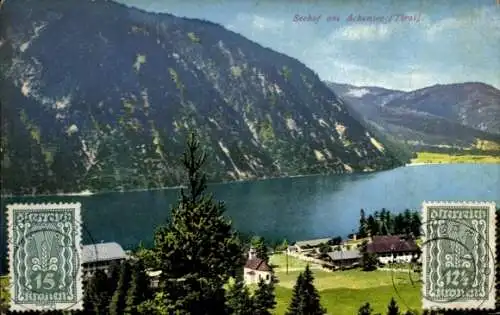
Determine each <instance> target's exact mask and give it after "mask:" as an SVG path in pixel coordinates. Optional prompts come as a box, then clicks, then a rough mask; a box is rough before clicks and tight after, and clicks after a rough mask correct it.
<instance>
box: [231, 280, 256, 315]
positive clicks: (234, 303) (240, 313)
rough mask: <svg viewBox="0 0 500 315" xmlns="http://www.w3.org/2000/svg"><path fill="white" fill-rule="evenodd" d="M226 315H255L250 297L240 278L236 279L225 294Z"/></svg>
mask: <svg viewBox="0 0 500 315" xmlns="http://www.w3.org/2000/svg"><path fill="white" fill-rule="evenodd" d="M226 306H227V314H234V315H253V314H255V310H254V305H253V301H252V297H251V296H250V292H249V290H248V288H247V287H246V286H245V283H244V281H243V279H242V278H241V277H238V279H236V280H235V281H234V283H233V284H232V285H231V286H230V287H229V290H228V291H227V293H226Z"/></svg>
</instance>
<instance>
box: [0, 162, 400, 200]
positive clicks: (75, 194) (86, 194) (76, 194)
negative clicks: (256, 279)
mask: <svg viewBox="0 0 500 315" xmlns="http://www.w3.org/2000/svg"><path fill="white" fill-rule="evenodd" d="M404 166H405V165H401V166H398V167H394V168H389V169H380V170H370V171H358V172H349V173H348V172H345V173H332V174H324V173H312V174H299V175H284V176H270V177H267V176H263V177H255V178H245V179H239V180H238V179H237V180H228V181H220V182H213V183H210V182H207V186H213V185H226V184H240V183H246V182H256V181H264V180H273V179H287V178H304V177H312V176H329V175H355V174H373V173H376V172H382V171H390V170H393V169H396V168H399V167H404ZM181 188H186V186H183V185H177V186H166V187H155V188H136V189H127V190H111V191H96V192H92V191H90V190H88V189H86V190H83V191H81V192H69V193H54V194H35V195H0V198H34V197H89V196H95V195H101V194H109V193H128V192H139V191H155V190H169V189H181Z"/></svg>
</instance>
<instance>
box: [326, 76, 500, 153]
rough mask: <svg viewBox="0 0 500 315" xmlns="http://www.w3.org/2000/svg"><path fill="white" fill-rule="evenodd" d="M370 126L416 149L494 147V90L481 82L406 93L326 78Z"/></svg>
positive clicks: (498, 95) (498, 140)
mask: <svg viewBox="0 0 500 315" xmlns="http://www.w3.org/2000/svg"><path fill="white" fill-rule="evenodd" d="M327 85H328V86H329V87H330V88H331V89H332V90H333V91H334V92H335V93H337V94H338V95H339V96H340V97H341V98H342V99H343V100H344V101H345V104H346V106H347V107H348V108H349V111H350V112H351V114H353V115H354V114H355V113H358V114H359V115H360V116H361V118H362V119H363V120H365V121H367V122H368V123H369V124H370V125H371V126H372V127H374V128H376V129H378V130H380V131H381V132H382V133H383V134H387V135H389V134H390V135H391V136H392V137H393V138H394V139H397V140H398V141H400V142H404V143H406V144H409V145H411V146H412V147H413V148H414V149H415V150H420V149H441V150H445V149H446V148H460V149H464V148H467V149H479V150H487V151H488V150H489V151H491V150H498V149H500V91H499V90H497V89H495V88H494V87H492V86H489V85H487V84H484V83H460V84H449V85H435V86H432V87H428V88H423V89H419V90H416V91H411V92H404V91H397V90H390V89H384V88H380V87H357V86H353V85H348V84H337V83H331V82H327Z"/></svg>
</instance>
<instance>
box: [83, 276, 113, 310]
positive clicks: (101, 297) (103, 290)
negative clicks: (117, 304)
mask: <svg viewBox="0 0 500 315" xmlns="http://www.w3.org/2000/svg"><path fill="white" fill-rule="evenodd" d="M84 294H85V295H84V308H85V313H87V314H99V315H106V314H109V309H108V307H109V300H110V299H111V296H112V294H113V292H112V291H111V287H110V285H109V279H108V276H107V275H106V274H105V273H104V271H102V270H96V271H95V272H94V274H93V275H92V277H90V279H89V280H88V283H87V284H86V286H85V291H84Z"/></svg>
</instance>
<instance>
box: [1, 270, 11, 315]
mask: <svg viewBox="0 0 500 315" xmlns="http://www.w3.org/2000/svg"><path fill="white" fill-rule="evenodd" d="M8 285H9V279H8V278H7V277H5V276H0V314H4V313H3V312H5V311H6V310H7V306H8V305H7V301H8V300H9V287H8Z"/></svg>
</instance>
